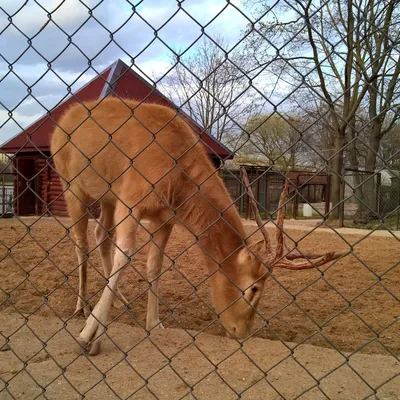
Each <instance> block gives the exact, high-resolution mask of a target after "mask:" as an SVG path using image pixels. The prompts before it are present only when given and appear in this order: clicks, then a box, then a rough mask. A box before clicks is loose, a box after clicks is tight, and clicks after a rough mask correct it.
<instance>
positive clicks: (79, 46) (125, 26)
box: [0, 0, 247, 141]
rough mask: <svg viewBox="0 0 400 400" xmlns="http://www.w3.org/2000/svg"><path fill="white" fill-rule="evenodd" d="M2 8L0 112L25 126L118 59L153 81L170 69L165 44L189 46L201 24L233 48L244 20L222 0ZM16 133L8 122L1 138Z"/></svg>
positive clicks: (13, 0)
mask: <svg viewBox="0 0 400 400" xmlns="http://www.w3.org/2000/svg"><path fill="white" fill-rule="evenodd" d="M238 1H239V0H237V1H236V3H237V2H238ZM1 3H2V4H1V7H2V8H3V9H4V10H5V12H2V11H1V10H0V29H1V30H2V29H4V31H3V32H2V33H1V34H0V54H1V55H2V58H0V112H1V115H2V118H3V117H4V115H6V114H7V109H13V110H14V115H16V119H17V121H18V122H20V123H21V125H22V126H24V127H25V126H26V125H27V124H28V123H30V122H32V118H34V117H35V118H37V116H38V115H40V114H41V113H44V112H45V110H46V108H51V107H52V106H53V105H55V104H56V103H57V102H59V101H60V100H62V99H63V98H64V97H65V96H66V95H67V94H68V86H72V88H73V90H76V89H77V88H79V87H80V86H82V85H84V84H85V83H86V82H87V81H88V80H90V79H91V78H93V77H94V76H95V75H96V73H99V72H101V71H102V70H104V69H105V68H106V67H107V66H108V65H110V64H111V63H113V62H114V61H115V60H116V59H118V58H121V59H122V60H123V61H125V62H127V63H128V64H129V65H131V63H132V61H134V62H135V65H137V66H138V67H139V69H140V70H141V71H142V72H143V73H144V75H145V76H147V77H152V78H155V79H157V78H159V77H161V76H162V75H163V74H165V73H166V72H167V70H168V68H169V63H170V58H171V56H172V55H173V52H172V51H171V50H170V49H169V48H168V47H170V48H171V49H173V50H175V49H179V50H185V49H187V48H188V47H190V46H191V45H192V44H193V42H194V41H196V40H197V39H198V38H199V37H200V36H201V33H202V26H206V25H207V26H206V28H205V29H206V32H207V33H208V34H209V35H210V36H212V37H215V36H216V35H219V34H222V35H223V36H225V37H226V38H227V40H228V41H230V42H231V44H232V45H233V44H234V43H236V41H237V40H238V39H239V38H240V35H241V30H243V29H244V28H245V26H246V23H247V21H246V20H245V19H244V18H243V16H241V15H240V13H239V12H238V11H237V10H236V9H235V8H234V7H233V6H231V5H228V6H227V3H226V1H225V0H193V1H191V2H189V3H186V2H184V3H182V6H181V9H179V7H178V4H177V2H176V1H175V0H163V2H160V1H158V0H146V1H145V2H141V3H140V4H139V5H138V6H137V7H133V6H132V5H131V3H129V2H127V1H126V0H104V1H103V2H98V1H97V0H83V1H82V2H81V1H80V0H67V1H64V2H63V1H61V0H38V2H27V3H26V4H25V1H24V0H2V2H1ZM37 3H39V4H40V5H39V4H37ZM231 3H233V2H231ZM24 4H25V5H24ZM85 5H86V6H85ZM89 10H91V11H90V13H89ZM221 11H222V12H221ZM48 14H49V15H51V21H49V17H48ZM10 16H11V20H12V23H11V24H10V22H9V18H10ZM213 19H214V20H213ZM195 20H197V21H198V23H197V22H196V21H195ZM212 20H213V21H212ZM211 21H212V22H211ZM189 53H190V51H189ZM60 78H61V79H60ZM34 98H36V99H37V100H38V101H39V102H40V103H41V104H42V105H40V104H39V103H38V102H37V101H36V100H35V99H34ZM15 129H17V128H16V125H15V124H14V123H11V122H9V123H7V124H6V125H5V126H3V127H2V128H1V130H0V141H3V140H6V139H8V138H9V137H10V136H11V134H15V133H18V130H17V131H15ZM18 129H19V128H18Z"/></svg>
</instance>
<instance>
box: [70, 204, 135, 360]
mask: <svg viewBox="0 0 400 400" xmlns="http://www.w3.org/2000/svg"><path fill="white" fill-rule="evenodd" d="M121 208H122V206H121ZM124 208H125V207H124ZM119 211H120V212H119V216H118V215H117V216H116V221H123V222H122V223H120V225H118V227H117V230H116V243H117V246H118V248H117V249H116V251H115V255H114V265H113V268H112V270H111V274H110V278H109V281H108V285H107V286H106V287H105V288H104V291H103V293H102V295H101V297H100V300H99V302H98V303H97V304H96V307H95V308H94V310H93V312H92V314H91V315H90V317H89V318H88V319H87V321H86V324H85V327H84V328H83V330H82V332H81V333H80V335H79V336H78V338H77V340H78V343H79V344H80V346H81V348H82V349H84V350H86V351H88V352H89V355H92V356H93V355H96V354H99V352H100V347H101V336H102V334H103V333H104V331H105V328H106V324H107V320H108V316H109V314H110V309H111V306H112V304H113V301H114V298H115V294H116V293H117V292H116V291H117V288H118V279H119V276H120V272H121V270H122V268H123V267H125V266H126V265H127V264H128V263H129V261H130V257H129V256H130V255H132V254H133V253H134V245H135V237H136V232H137V221H138V220H139V216H138V215H137V212H136V216H135V213H133V215H132V216H129V217H128V218H126V219H124V218H125V217H126V210H125V209H123V210H122V211H124V212H125V213H124V214H122V215H121V210H119Z"/></svg>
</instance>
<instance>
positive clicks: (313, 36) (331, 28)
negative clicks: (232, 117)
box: [247, 0, 400, 218]
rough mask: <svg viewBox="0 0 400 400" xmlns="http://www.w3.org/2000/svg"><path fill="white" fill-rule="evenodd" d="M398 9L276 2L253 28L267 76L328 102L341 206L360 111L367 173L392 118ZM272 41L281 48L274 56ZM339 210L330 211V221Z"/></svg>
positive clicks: (350, 0) (254, 2) (260, 5)
mask: <svg viewBox="0 0 400 400" xmlns="http://www.w3.org/2000/svg"><path fill="white" fill-rule="evenodd" d="M247 4H248V5H249V6H251V7H256V8H257V9H258V10H261V12H264V13H265V12H267V11H268V10H269V9H268V4H267V2H266V1H265V2H264V1H258V0H248V1H247ZM282 4H283V3H282ZM398 5H399V1H398V0H391V1H385V2H378V1H375V0H332V1H329V2H322V1H311V0H307V1H303V0H302V1H300V0H293V1H288V2H285V3H284V5H282V8H281V11H282V9H284V10H283V11H284V12H280V13H274V14H272V13H273V12H274V11H273V10H271V11H270V13H269V15H270V16H272V17H270V18H265V19H264V20H261V22H260V26H259V27H257V28H258V29H259V31H261V32H263V33H264V35H263V36H260V35H258V34H254V35H253V38H252V41H251V46H252V49H253V50H254V53H255V54H256V56H257V57H254V59H256V60H257V61H258V64H259V65H258V68H261V69H264V70H265V71H266V72H268V73H269V74H271V75H273V76H277V75H278V72H279V79H283V77H285V80H286V85H287V92H290V90H291V89H292V88H293V89H295V88H297V87H300V86H301V87H302V89H303V90H307V91H309V93H310V94H311V95H313V96H314V97H315V98H316V99H318V101H321V100H323V101H324V102H325V104H326V107H327V114H329V117H328V119H329V121H330V124H331V129H332V133H333V154H332V157H331V158H330V167H331V170H332V172H333V179H332V185H333V188H332V189H333V190H332V203H333V206H334V207H335V206H337V205H338V204H339V202H340V195H339V193H340V190H339V188H340V184H341V178H342V174H343V168H344V154H345V150H348V151H349V152H350V156H351V157H352V158H353V160H352V162H355V161H356V152H357V136H358V133H357V113H358V112H359V110H360V108H362V107H365V106H368V109H369V121H368V124H367V126H366V128H367V129H368V131H369V132H368V135H367V141H368V147H369V151H368V154H367V157H366V165H365V167H366V168H368V169H371V170H374V168H375V165H376V155H377V154H378V150H379V145H380V141H381V139H382V137H383V136H384V135H385V134H386V133H387V132H388V129H390V127H391V126H393V124H394V123H395V122H396V120H397V118H398V113H396V112H395V111H396V107H398V96H399V93H398V90H399V87H398V78H399V73H400V58H399V43H400V34H399V32H400V30H399V11H398V8H397V6H398ZM266 35H268V39H269V41H268V42H267V41H266V40H265V37H266ZM271 42H273V43H274V47H275V48H279V49H280V50H279V53H278V55H276V50H275V51H274V52H273V51H272V47H271V44H270V43H271ZM265 43H267V44H265ZM291 96H292V97H295V96H296V93H294V94H292V95H291ZM351 152H353V153H351ZM338 211H339V210H338V208H337V207H336V208H334V210H333V211H332V216H333V217H334V218H336V217H337V216H338Z"/></svg>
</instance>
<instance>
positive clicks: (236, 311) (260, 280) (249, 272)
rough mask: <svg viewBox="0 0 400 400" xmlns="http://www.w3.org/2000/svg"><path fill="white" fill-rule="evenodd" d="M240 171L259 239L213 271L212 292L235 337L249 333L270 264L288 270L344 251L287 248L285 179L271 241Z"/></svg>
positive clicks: (325, 260)
mask: <svg viewBox="0 0 400 400" xmlns="http://www.w3.org/2000/svg"><path fill="white" fill-rule="evenodd" d="M242 173H243V180H244V183H245V185H246V188H247V193H248V195H249V198H250V204H251V208H252V210H253V213H254V216H255V220H256V222H257V225H258V227H259V230H260V231H261V233H262V235H263V239H262V240H259V241H256V242H252V243H249V244H247V245H246V246H244V247H243V248H241V249H240V250H239V251H237V252H236V253H235V255H234V256H233V257H234V259H232V261H231V266H228V267H227V268H226V273H224V272H221V273H219V274H218V275H217V277H216V281H215V288H214V296H213V297H214V299H213V301H214V304H215V308H216V310H217V312H218V314H219V316H220V319H221V322H222V324H223V326H224V327H225V329H226V330H227V332H228V336H229V335H232V336H233V337H235V338H237V339H244V338H246V337H248V336H249V333H250V329H251V324H252V322H253V320H254V315H255V312H256V309H257V306H258V303H259V301H260V299H261V295H262V292H263V289H264V283H265V280H266V278H267V277H268V276H269V274H270V273H271V272H272V270H273V269H274V268H286V269H292V270H302V269H310V268H317V267H320V266H323V265H325V264H327V263H329V262H331V261H333V260H336V259H338V258H339V257H341V256H343V255H344V254H345V253H346V252H335V251H332V252H328V253H324V254H316V253H312V252H305V251H301V252H300V251H299V250H298V249H297V248H294V249H290V248H289V246H288V245H287V242H286V240H285V239H286V238H285V237H284V235H283V222H284V208H285V201H286V197H287V194H288V187H289V184H288V181H287V180H286V182H285V185H284V188H283V191H282V194H281V197H280V201H279V207H278V216H277V220H276V228H275V241H274V243H272V241H271V239H270V236H269V232H268V230H267V229H266V227H265V223H263V222H262V220H261V217H260V214H259V212H258V207H257V203H256V200H255V198H254V195H253V192H252V190H251V188H250V184H249V179H248V176H247V173H246V170H245V168H243V167H242ZM232 264H233V267H232ZM222 270H223V268H222Z"/></svg>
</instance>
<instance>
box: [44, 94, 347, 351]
mask: <svg viewBox="0 0 400 400" xmlns="http://www.w3.org/2000/svg"><path fill="white" fill-rule="evenodd" d="M88 110H90V116H89V111H88ZM51 152H52V155H53V157H54V161H55V166H56V169H57V171H58V173H59V174H60V176H61V180H62V181H63V182H64V186H65V189H66V193H65V198H66V201H67V204H68V210H69V213H70V216H71V219H72V223H73V228H72V230H73V233H74V236H75V240H76V244H77V247H78V249H77V254H78V259H79V264H80V274H79V277H80V284H79V298H78V304H77V310H80V309H82V308H83V309H84V310H85V315H86V316H88V319H87V321H86V324H85V327H84V329H83V330H82V332H81V333H80V335H79V337H78V339H77V340H78V342H79V343H80V345H81V346H82V347H83V348H84V349H86V350H88V351H89V354H91V355H94V354H97V353H98V352H99V351H100V336H101V335H102V333H103V332H104V330H105V325H106V323H107V319H108V315H109V312H110V308H111V306H112V304H113V302H114V303H115V298H119V299H120V300H122V302H126V300H125V299H124V298H123V297H122V295H121V294H120V293H119V291H118V278H119V275H120V272H121V269H122V268H123V267H124V266H126V265H127V264H128V263H129V261H130V258H131V256H132V255H133V254H134V252H135V236H136V232H137V229H138V224H139V223H140V220H142V219H146V220H148V221H150V225H149V231H150V233H151V238H152V240H151V243H150V249H149V254H148V260H147V273H148V280H149V282H151V289H150V290H149V294H148V309H147V329H148V330H151V329H153V328H155V327H160V326H161V324H160V319H159V311H158V297H157V296H158V276H159V275H160V272H161V268H162V263H163V255H164V249H165V246H166V244H167V241H168V238H169V236H170V234H171V230H172V227H173V225H174V224H175V223H177V222H180V223H182V224H183V225H185V226H186V227H187V228H188V229H189V230H190V231H191V232H192V233H193V235H194V236H195V238H196V240H197V241H198V245H199V247H200V248H201V250H202V254H203V256H204V260H205V263H206V264H207V266H208V268H209V273H210V274H213V278H212V281H211V282H212V283H211V297H212V302H213V307H214V309H215V312H216V313H217V314H218V315H219V317H220V320H221V323H222V325H223V326H224V327H225V328H226V330H227V332H229V333H230V334H231V335H232V336H234V337H236V338H238V339H241V338H244V337H246V336H247V335H248V334H249V330H250V325H251V322H252V319H253V316H254V313H255V308H256V307H257V305H258V302H259V300H260V297H261V293H262V291H263V288H264V282H265V279H266V277H267V275H268V273H269V269H268V268H267V267H266V265H267V266H268V267H283V268H292V269H303V268H313V267H316V266H321V265H323V264H325V263H327V262H329V261H332V260H334V259H337V258H339V257H340V256H341V255H342V253H335V252H332V253H327V254H324V255H315V254H306V255H302V254H301V253H299V252H298V251H294V252H293V251H292V252H291V253H289V255H287V256H286V257H284V255H283V247H284V241H283V234H282V231H281V229H277V245H276V246H275V247H272V246H271V242H270V239H269V236H268V232H267V230H266V229H265V227H263V224H262V222H261V219H260V218H259V216H258V212H257V210H256V206H255V201H254V198H253V197H251V198H252V206H253V208H254V210H255V215H256V218H257V223H258V224H259V226H260V228H262V232H263V235H264V239H263V240H261V241H258V242H254V240H251V238H250V239H249V238H248V237H247V235H246V232H245V229H244V227H243V224H242V221H241V219H240V216H239V214H238V212H237V210H236V208H235V206H234V204H233V203H232V200H231V198H230V197H229V194H228V192H227V190H226V188H225V186H224V184H223V182H222V180H221V179H220V177H219V176H218V174H217V173H216V171H215V169H214V168H213V166H212V164H211V162H210V160H209V158H208V156H207V154H206V152H205V149H204V147H203V145H202V144H201V142H200V141H199V139H198V137H197V136H196V135H195V134H194V132H193V131H192V130H191V129H190V128H189V126H188V125H187V124H186V123H185V122H184V121H183V120H182V119H181V117H179V116H177V113H176V112H175V111H174V110H172V109H170V108H167V107H163V106H160V105H156V104H138V103H136V102H134V101H131V100H123V101H122V100H120V99H116V98H106V99H104V100H103V101H101V102H100V103H98V102H97V101H93V102H89V103H86V104H84V105H82V104H78V105H74V106H72V107H71V108H70V109H69V110H68V111H67V112H66V113H65V115H64V116H63V117H62V118H61V120H60V121H59V127H57V128H56V130H55V132H54V134H53V136H52V142H51ZM247 183H248V182H247ZM286 189H287V186H286ZM248 192H249V195H250V196H252V193H251V190H250V189H248ZM286 192H287V190H285V191H284V193H283V195H282V198H281V204H280V205H281V206H282V205H283V203H284V201H285V196H286ZM96 199H100V200H99V201H100V204H101V215H100V220H99V225H98V228H97V229H96V238H97V242H98V244H99V248H100V254H101V259H102V263H103V268H104V274H105V276H106V278H108V284H107V286H106V287H105V288H104V291H103V293H102V295H101V298H100V300H99V301H98V303H97V304H96V306H95V308H94V310H93V312H92V313H91V314H90V310H89V309H88V308H87V305H86V300H87V298H88V297H87V296H88V293H87V282H86V266H87V265H86V264H87V262H86V259H87V257H86V255H85V252H87V251H88V242H87V237H86V235H87V232H86V231H87V226H88V215H87V212H86V210H87V208H86V205H88V204H91V203H92V202H93V201H94V200H96ZM282 208H283V207H282ZM278 225H279V227H280V228H282V225H283V212H281V213H280V216H279V219H278ZM111 230H113V235H114V238H115V252H114V255H113V260H112V255H111V254H112V253H111V245H112V243H111V240H110V238H109V236H108V232H109V231H111ZM113 240H114V239H113ZM305 256H306V257H307V258H308V259H309V260H305V261H302V262H300V263H296V262H294V261H293V260H294V259H296V258H305ZM260 260H262V262H261V261H260ZM89 314H90V315H89Z"/></svg>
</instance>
